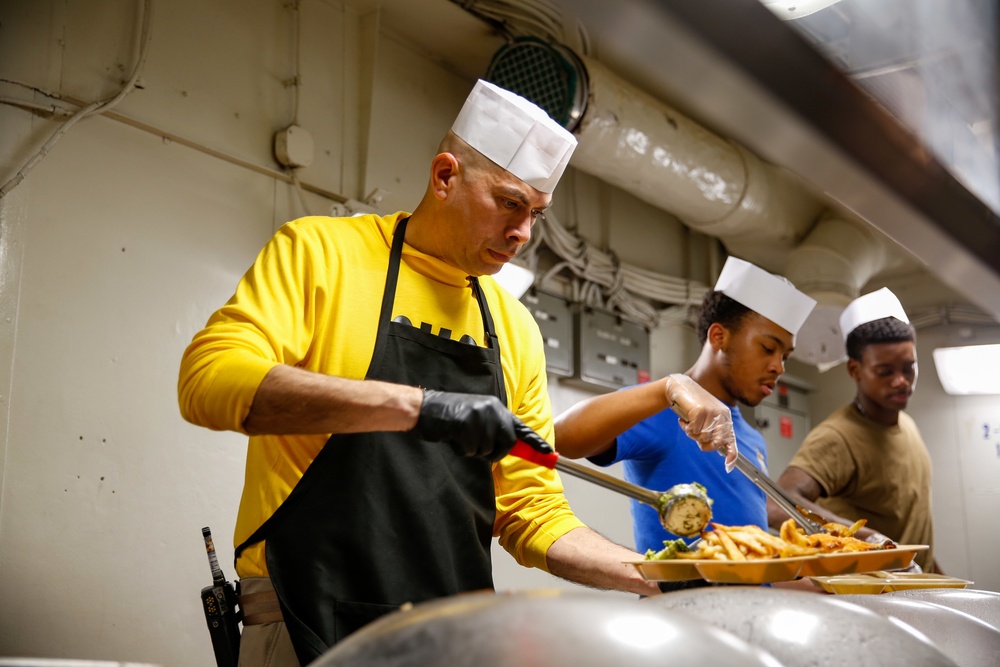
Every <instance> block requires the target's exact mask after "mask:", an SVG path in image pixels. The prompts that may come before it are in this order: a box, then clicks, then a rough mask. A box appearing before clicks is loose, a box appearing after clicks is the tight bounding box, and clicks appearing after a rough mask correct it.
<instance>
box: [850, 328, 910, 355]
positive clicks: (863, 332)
mask: <svg viewBox="0 0 1000 667" xmlns="http://www.w3.org/2000/svg"><path fill="white" fill-rule="evenodd" d="M916 340H917V332H916V330H915V329H914V328H913V325H911V324H907V323H906V322H903V321H902V320H897V319H896V318H895V317H883V318H882V319H880V320H872V321H871V322H865V323H864V324H861V325H859V326H858V327H857V328H855V329H854V331H852V332H851V333H849V334H848V335H847V341H846V345H847V356H848V357H850V358H851V359H854V360H855V361H861V355H862V354H863V353H864V351H865V348H866V347H868V346H869V345H873V344H875V343H903V342H906V341H913V342H916Z"/></svg>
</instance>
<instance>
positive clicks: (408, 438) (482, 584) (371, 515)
mask: <svg viewBox="0 0 1000 667" xmlns="http://www.w3.org/2000/svg"><path fill="white" fill-rule="evenodd" d="M406 223H407V219H403V220H401V221H400V222H399V224H398V225H397V228H396V231H395V233H394V236H393V242H392V249H391V251H390V254H389V268H388V271H387V273H386V282H385V292H384V295H383V297H382V308H381V312H380V314H379V322H378V333H377V336H376V340H375V349H374V352H373V354H372V360H371V365H370V366H369V367H368V373H367V374H366V375H365V378H366V379H369V380H384V381H388V382H394V383H397V384H406V385H411V386H420V387H424V388H428V389H437V390H440V391H455V392H464V393H470V394H491V395H494V396H497V397H498V398H499V399H500V400H501V401H503V402H504V403H506V402H507V395H506V391H505V390H504V385H503V371H502V369H501V366H500V346H499V343H498V341H497V337H496V333H495V332H494V327H493V320H492V318H491V317H490V312H489V308H488V306H487V304H486V297H485V296H484V294H483V292H482V288H481V287H480V286H479V283H478V281H477V280H476V279H475V278H472V279H471V281H472V289H473V291H474V295H475V297H476V300H477V301H478V303H479V309H480V312H481V313H482V317H483V328H484V330H485V332H486V337H487V345H488V347H479V346H478V345H475V344H474V343H473V344H469V343H467V342H459V341H454V340H451V339H450V338H445V337H442V336H439V335H436V334H434V333H432V332H431V331H430V326H428V325H426V324H422V325H421V327H420V328H417V327H414V326H411V325H410V323H409V322H405V321H401V322H393V321H390V320H391V318H392V306H393V300H394V297H395V292H396V280H397V277H398V274H399V264H400V259H401V257H402V250H403V239H404V236H405V233H406ZM400 319H405V318H400ZM446 334H450V332H446ZM464 339H465V338H464V337H463V340H464ZM495 515H496V498H495V491H494V488H493V474H492V468H491V464H490V462H489V461H486V460H483V459H478V458H470V457H462V456H458V455H457V454H455V453H454V451H453V450H452V449H451V448H450V447H448V446H447V445H444V444H441V443H436V442H425V441H423V440H420V439H418V438H417V437H415V436H414V435H412V434H411V433H406V432H404V433H398V432H378V433H357V434H340V435H338V434H334V435H332V436H331V437H330V439H329V440H328V441H327V443H326V445H325V446H324V447H323V449H322V450H321V451H320V453H319V455H318V456H317V457H316V459H315V460H314V461H313V462H312V464H311V465H310V466H309V468H308V469H307V470H306V472H305V474H304V475H303V476H302V479H301V480H299V482H298V484H296V485H295V488H294V489H292V492H291V494H289V496H288V498H287V499H286V500H285V501H284V502H283V503H282V504H281V505H280V506H279V507H278V509H277V510H276V511H275V513H274V514H273V515H272V516H271V517H270V518H268V520H267V521H265V522H264V524H263V525H262V526H261V527H260V528H258V529H257V531H255V532H254V534H253V535H251V536H250V538H249V539H247V541H246V542H244V543H243V544H242V545H240V546H239V547H238V548H237V551H236V555H237V557H238V556H239V554H240V553H241V552H242V550H243V549H244V548H246V547H247V546H249V545H251V544H254V543H256V542H259V541H260V540H266V543H265V547H264V551H265V557H266V561H267V569H268V572H269V574H270V577H271V581H272V582H273V584H274V587H275V590H276V591H277V594H278V599H279V601H280V603H281V610H282V613H283V615H284V618H285V623H286V625H287V627H288V632H289V634H290V636H291V639H292V644H293V645H294V647H295V652H296V654H297V655H298V658H299V661H300V662H301V663H302V664H303V665H305V664H308V663H309V662H311V661H312V660H314V659H315V658H317V657H319V656H320V655H321V654H322V653H323V652H324V651H326V650H327V649H328V648H330V647H331V646H333V645H334V644H335V643H336V642H338V641H340V640H341V639H343V638H344V637H346V636H347V635H348V634H350V633H351V632H354V631H355V630H358V629H359V628H361V627H362V626H363V625H365V624H367V623H369V622H371V621H373V620H375V619H377V618H379V617H380V616H383V615H385V614H387V613H389V612H391V611H395V610H396V609H398V608H399V607H400V605H402V604H404V603H406V602H414V603H417V602H422V601H425V600H430V599H434V598H439V597H444V596H448V595H453V594H456V593H461V592H464V591H470V590H478V589H491V588H493V572H492V565H491V561H490V543H491V541H492V535H493V522H494V518H495Z"/></svg>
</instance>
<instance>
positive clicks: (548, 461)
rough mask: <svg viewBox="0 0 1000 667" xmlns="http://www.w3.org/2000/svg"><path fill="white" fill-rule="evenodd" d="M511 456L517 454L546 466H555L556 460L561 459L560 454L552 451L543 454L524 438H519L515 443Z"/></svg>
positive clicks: (526, 459)
mask: <svg viewBox="0 0 1000 667" xmlns="http://www.w3.org/2000/svg"><path fill="white" fill-rule="evenodd" d="M510 454H511V456H517V457H519V458H522V459H524V460H525V461H531V462H532V463H537V464H538V465H540V466H542V467H544V468H555V467H556V461H558V460H559V454H558V453H556V452H552V453H551V454H543V453H542V452H540V451H538V450H537V449H535V448H534V447H532V446H531V445H529V444H528V443H526V442H525V441H524V440H518V441H517V442H515V443H514V447H513V448H511V450H510Z"/></svg>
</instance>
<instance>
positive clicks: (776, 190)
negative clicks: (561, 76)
mask: <svg viewBox="0 0 1000 667" xmlns="http://www.w3.org/2000/svg"><path fill="white" fill-rule="evenodd" d="M579 58H580V62H581V64H582V65H583V67H584V69H585V71H586V74H587V80H588V83H589V96H588V98H587V104H586V109H585V111H584V112H583V115H582V118H581V120H580V123H579V125H578V126H577V128H576V130H575V133H576V135H577V138H578V139H579V146H577V149H576V151H575V153H574V154H573V160H572V162H571V165H572V166H573V167H574V168H576V169H579V170H580V171H584V172H586V173H589V174H591V175H593V176H596V177H598V178H600V179H601V180H604V181H606V182H608V183H611V184H612V185H616V186H618V187H620V188H622V189H623V190H626V191H627V192H630V193H631V194H633V195H635V196H636V197H638V198H639V199H642V200H643V201H646V202H648V203H650V204H652V205H653V206H656V207H658V208H661V209H663V210H665V211H668V212H670V213H672V214H673V215H675V216H677V218H679V219H680V220H681V221H682V222H683V223H684V224H685V225H687V226H689V227H690V228H692V229H694V230H695V231H698V232H701V233H703V234H707V235H709V236H713V237H716V238H718V239H720V240H721V241H722V243H723V245H725V246H726V249H727V250H728V251H729V252H730V253H731V254H738V255H740V256H741V257H743V258H745V259H747V260H749V261H752V262H754V263H757V264H760V265H762V266H765V267H769V268H771V269H772V270H776V269H777V268H779V267H780V266H781V265H782V264H783V262H784V257H785V256H786V255H787V253H788V252H789V251H790V250H791V249H792V248H793V247H795V245H796V244H797V243H798V241H799V240H800V239H801V238H802V237H803V236H804V235H805V233H806V232H807V231H808V230H809V228H810V227H811V226H812V224H813V222H814V220H815V219H816V217H817V216H818V214H819V213H820V211H821V210H822V208H823V206H822V204H821V203H820V202H819V201H817V200H816V199H815V198H814V197H812V196H811V195H810V194H808V193H807V192H806V191H805V190H803V189H802V188H800V187H799V186H798V185H797V184H796V183H795V182H794V181H793V180H792V179H791V178H790V177H789V176H788V174H786V173H785V172H784V171H782V170H780V169H778V168H776V167H773V166H771V165H768V164H766V163H764V162H762V161H761V160H760V159H759V158H757V157H756V156H755V155H753V154H752V153H750V152H749V151H748V150H746V149H745V148H743V147H742V146H739V145H737V144H735V143H733V142H731V141H729V140H727V139H723V138H722V137H719V136H718V135H715V134H713V133H712V132H710V131H709V130H707V129H705V128H704V127H702V126H700V125H698V124H697V123H695V122H694V121H692V120H690V119H689V118H687V117H685V116H684V115H682V114H681V113H680V112H678V111H677V110H675V109H673V108H671V107H669V106H667V105H666V104H664V103H663V102H660V101H659V100H657V99H656V98H654V97H652V96H651V95H649V94H648V93H646V92H644V91H641V90H639V89H637V88H635V87H633V86H631V85H630V84H628V83H626V82H624V81H622V80H621V79H620V78H618V77H617V76H615V75H614V74H613V73H611V72H610V71H609V70H608V69H607V68H605V67H604V66H603V65H601V64H600V63H599V62H597V61H596V60H593V59H592V58H587V57H584V56H579Z"/></svg>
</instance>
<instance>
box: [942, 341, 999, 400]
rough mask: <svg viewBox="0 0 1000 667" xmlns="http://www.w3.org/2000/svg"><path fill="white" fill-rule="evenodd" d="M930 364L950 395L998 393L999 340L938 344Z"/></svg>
mask: <svg viewBox="0 0 1000 667" xmlns="http://www.w3.org/2000/svg"><path fill="white" fill-rule="evenodd" d="M934 366H935V368H936V369H937V374H938V379H939V380H941V386H942V387H944V390H945V391H946V392H947V393H949V394H951V395H953V396H966V395H969V394H1000V344H997V345H969V346H966V347H939V348H937V349H936V350H934Z"/></svg>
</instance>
